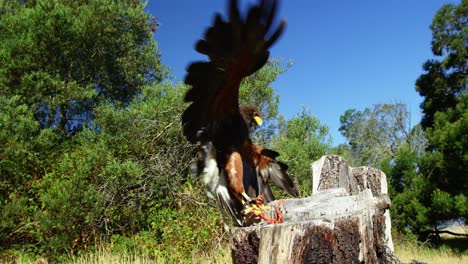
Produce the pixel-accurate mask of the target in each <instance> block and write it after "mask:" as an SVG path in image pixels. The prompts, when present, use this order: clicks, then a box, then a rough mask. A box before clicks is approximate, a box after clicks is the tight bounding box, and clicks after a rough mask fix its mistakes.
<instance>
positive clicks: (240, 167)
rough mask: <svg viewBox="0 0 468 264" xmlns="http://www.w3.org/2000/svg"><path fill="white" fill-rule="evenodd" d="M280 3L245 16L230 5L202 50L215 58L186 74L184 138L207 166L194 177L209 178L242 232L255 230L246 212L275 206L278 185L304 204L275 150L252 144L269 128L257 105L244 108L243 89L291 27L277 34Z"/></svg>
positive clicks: (272, 0) (267, 0)
mask: <svg viewBox="0 0 468 264" xmlns="http://www.w3.org/2000/svg"><path fill="white" fill-rule="evenodd" d="M276 8H277V1H276V0H260V1H259V3H257V4H256V5H253V6H251V7H250V8H249V9H248V11H247V14H246V15H244V16H243V15H241V12H240V11H239V8H238V3H237V1H236V0H230V1H229V8H228V10H229V11H228V12H229V15H228V18H227V20H224V19H223V18H222V16H221V15H220V14H216V15H215V18H214V22H213V25H212V26H211V27H209V28H208V29H207V30H206V33H205V35H204V38H203V39H201V40H199V41H198V42H197V43H196V45H195V49H196V51H198V52H199V53H201V54H205V55H207V56H208V58H209V60H208V61H196V62H193V63H191V64H190V65H189V66H188V68H187V75H186V77H185V83H186V84H187V85H189V86H190V89H189V90H188V91H187V93H186V95H185V98H184V100H185V102H187V103H190V104H189V105H188V107H187V108H186V110H185V111H184V112H183V114H182V124H183V133H184V135H185V137H186V138H187V139H188V140H189V141H190V142H192V143H197V142H198V143H200V144H201V146H202V147H201V151H200V153H201V155H200V156H201V159H199V161H198V163H196V165H195V167H196V168H195V169H196V170H197V171H198V172H199V173H200V174H201V175H203V179H204V181H205V183H206V184H207V185H208V189H209V193H211V195H213V196H214V197H215V198H216V199H217V200H218V203H219V206H220V207H221V210H222V211H223V212H227V213H228V214H229V215H230V216H231V217H232V219H233V222H234V224H235V225H237V226H245V225H249V224H250V223H251V222H250V221H249V220H248V219H247V218H246V212H251V211H255V210H257V211H256V212H257V215H260V214H261V213H258V210H260V211H261V210H262V209H263V207H262V204H263V202H268V201H272V200H274V197H273V193H272V191H271V189H270V187H269V186H268V185H267V181H269V180H271V181H273V183H275V184H276V185H277V186H278V187H279V188H281V189H283V190H284V191H286V192H287V193H289V194H290V195H292V196H297V191H296V189H295V188H294V184H293V182H292V181H291V179H290V178H289V176H288V174H287V172H286V170H287V166H286V165H285V164H284V163H281V162H279V161H277V160H276V157H277V156H278V155H279V154H278V153H277V152H275V151H273V150H268V149H265V148H263V147H260V146H257V145H255V144H253V142H252V140H251V139H250V136H249V132H250V130H251V128H253V127H256V126H259V125H261V124H262V118H261V113H260V112H259V110H258V109H257V108H256V107H255V106H252V105H244V106H239V87H240V84H241V81H242V80H243V79H244V78H245V77H247V76H249V75H251V74H253V73H254V72H256V71H257V70H259V69H260V68H261V67H262V66H263V65H265V63H266V62H267V61H268V58H269V51H268V49H269V47H270V46H271V45H272V44H273V43H275V41H276V40H277V39H278V38H279V36H280V35H281V33H282V32H283V29H284V27H285V22H284V21H281V22H280V23H279V25H278V26H277V27H274V26H273V22H274V17H275V12H276Z"/></svg>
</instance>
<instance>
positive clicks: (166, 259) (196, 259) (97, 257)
mask: <svg viewBox="0 0 468 264" xmlns="http://www.w3.org/2000/svg"><path fill="white" fill-rule="evenodd" d="M466 230H467V227H466V226H459V227H456V228H450V231H452V232H457V233H466ZM442 239H443V243H442V246H440V247H438V248H431V247H429V246H428V245H425V244H419V243H417V242H414V241H404V242H401V241H395V253H396V255H397V256H398V258H399V259H400V260H401V261H402V262H403V263H410V262H411V260H413V259H416V260H418V261H421V262H425V263H430V264H438V263H440V264H445V263H454V264H457V263H458V264H467V263H468V239H466V238H456V237H453V236H450V235H447V234H443V236H442ZM101 248H103V247H101ZM104 248H105V247H104ZM190 262H191V263H194V264H208V263H210V264H211V263H217V264H225V263H232V261H231V252H230V245H229V244H224V245H223V246H221V247H220V248H217V249H213V250H212V251H210V252H203V253H201V254H196V255H195V254H194V255H193V256H192V259H191V261H190ZM12 263H18V264H26V263H28V264H30V263H32V264H48V263H50V262H48V261H47V260H46V259H42V258H41V259H36V260H34V261H31V260H28V259H21V258H20V259H16V260H14V261H12ZM64 263H70V264H85V263H86V264H88V263H91V264H110V263H112V264H114V263H117V264H127V263H135V264H146V263H161V264H166V263H186V261H181V260H176V259H174V258H172V257H171V256H168V255H164V254H161V256H159V257H156V258H149V257H144V256H138V255H136V254H125V253H120V252H115V251H112V250H109V249H102V250H98V251H96V252H94V253H89V254H85V255H81V256H78V257H74V258H72V259H70V260H69V261H67V262H64Z"/></svg>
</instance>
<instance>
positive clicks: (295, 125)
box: [272, 108, 331, 195]
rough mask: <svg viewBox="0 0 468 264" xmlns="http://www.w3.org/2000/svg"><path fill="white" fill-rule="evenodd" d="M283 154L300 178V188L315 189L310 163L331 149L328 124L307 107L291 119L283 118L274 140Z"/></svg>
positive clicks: (309, 190)
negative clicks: (321, 121)
mask: <svg viewBox="0 0 468 264" xmlns="http://www.w3.org/2000/svg"><path fill="white" fill-rule="evenodd" d="M272 146H273V148H274V149H275V150H276V151H278V152H279V153H280V157H279V159H281V160H283V161H284V162H285V163H286V164H288V166H289V170H288V172H289V174H290V175H291V176H292V177H296V178H297V179H298V183H299V187H300V191H301V193H302V194H303V195H309V194H310V193H311V191H312V180H311V179H312V175H311V173H310V164H311V163H312V162H313V161H315V160H317V159H319V158H320V157H321V156H323V155H325V154H326V153H328V152H329V151H330V148H331V139H330V137H329V135H328V127H326V126H325V125H323V124H321V123H320V121H319V120H318V119H317V118H316V117H314V116H312V115H311V114H310V112H309V111H307V109H306V108H303V109H302V112H301V113H300V114H298V115H296V116H295V117H293V118H291V119H290V120H284V119H280V122H279V133H278V135H277V136H276V137H274V138H273V141H272Z"/></svg>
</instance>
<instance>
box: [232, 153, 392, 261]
mask: <svg viewBox="0 0 468 264" xmlns="http://www.w3.org/2000/svg"><path fill="white" fill-rule="evenodd" d="M312 171H313V195H311V196H309V197H306V198H302V199H286V200H285V201H286V204H285V205H282V213H283V218H284V222H283V223H282V224H272V225H268V224H264V223H260V224H257V225H255V226H250V227H244V228H236V229H234V230H232V237H231V240H232V257H233V262H234V263H400V261H399V260H398V259H397V258H396V256H395V255H394V253H393V242H392V238H391V233H390V215H389V212H388V208H389V207H390V199H389V198H388V196H387V184H386V176H385V174H384V173H383V172H382V171H380V170H377V169H374V168H368V167H359V168H352V167H349V166H348V165H347V164H346V161H344V159H342V158H341V157H339V156H324V157H322V158H321V159H320V160H318V161H316V162H314V163H313V165H312ZM275 203H278V201H274V202H272V203H270V205H271V206H270V210H268V212H267V213H268V215H269V216H270V217H274V216H275V210H274V204H275Z"/></svg>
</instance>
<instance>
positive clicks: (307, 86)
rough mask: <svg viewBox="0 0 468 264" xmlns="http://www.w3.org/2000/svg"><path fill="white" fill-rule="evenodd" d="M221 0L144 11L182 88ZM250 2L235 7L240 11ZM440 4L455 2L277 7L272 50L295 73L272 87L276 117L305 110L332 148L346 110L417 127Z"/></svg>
mask: <svg viewBox="0 0 468 264" xmlns="http://www.w3.org/2000/svg"><path fill="white" fill-rule="evenodd" d="M226 2H227V1H220V0H197V1H193V0H181V1H176V0H159V1H157V0H153V1H150V2H149V4H148V6H147V10H148V11H149V12H150V13H151V14H153V15H154V16H156V19H157V21H158V22H159V23H160V27H159V28H158V30H157V31H156V33H155V39H156V41H157V42H158V43H159V50H160V52H161V53H162V61H163V63H164V64H165V65H166V66H167V67H169V68H171V75H172V76H174V77H175V79H177V80H183V78H184V76H185V68H186V66H187V65H188V63H189V62H191V61H194V60H200V59H202V58H203V59H204V57H202V56H201V55H199V54H197V53H196V52H195V51H194V49H193V46H194V44H195V41H197V40H198V39H199V38H201V37H202V35H203V33H204V31H205V29H206V28H207V26H209V25H210V24H211V22H212V19H213V14H214V13H215V12H221V13H222V14H223V15H224V14H226ZM252 2H253V1H247V0H244V1H242V0H240V1H239V3H240V4H241V5H242V6H243V8H245V7H246V6H247V5H248V4H249V3H252ZM444 3H454V4H459V3H460V1H454V0H452V1H449V0H445V1H436V0H429V1H428V0H392V1H375V0H374V1H371V0H365V1H364V0H362V1H337V0H329V1H314V0H308V1H307V0H295V1H291V0H289V1H282V2H281V3H280V9H279V12H278V18H283V19H285V20H286V21H287V27H286V31H285V32H284V34H283V36H282V37H281V38H280V39H279V41H278V42H277V43H276V45H275V46H274V47H273V48H272V50H271V56H272V57H273V58H279V57H280V58H282V59H283V60H284V61H289V60H290V61H292V63H293V66H292V67H291V68H290V69H289V70H288V71H287V72H286V73H284V74H282V75H281V76H280V77H279V79H278V80H277V81H276V82H275V83H274V84H273V87H274V88H275V89H276V90H277V91H278V93H279V94H280V106H279V108H280V109H279V110H280V113H282V114H283V115H284V116H285V117H287V118H290V117H293V116H294V115H295V114H297V113H299V111H301V107H302V106H303V105H304V106H307V107H308V108H309V109H310V111H311V113H312V114H313V115H314V116H316V117H317V118H319V119H320V121H321V122H322V123H323V124H325V125H327V126H328V127H329V128H330V134H331V136H332V138H333V144H334V145H337V144H339V143H342V142H344V141H345V139H344V138H343V137H342V136H341V134H340V132H339V131H338V128H339V126H340V122H339V118H340V115H342V114H343V113H344V112H345V111H346V110H347V109H350V108H356V109H360V110H362V109H364V108H366V107H372V105H373V104H378V103H395V102H402V103H405V104H406V105H407V106H408V107H409V110H410V111H411V117H412V125H414V124H416V123H418V122H419V120H420V118H421V111H420V108H419V104H420V103H421V101H422V98H421V97H420V96H419V94H418V93H417V92H416V91H415V86H414V83H415V81H416V79H417V78H418V76H419V75H420V74H421V73H422V69H421V66H422V64H423V62H424V61H426V60H427V59H430V58H432V57H433V55H432V53H431V50H430V43H431V39H432V36H431V31H430V29H429V25H430V23H431V21H432V18H433V16H434V15H435V13H436V12H437V10H438V9H439V8H440V7H441V6H442V5H443V4H444Z"/></svg>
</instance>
